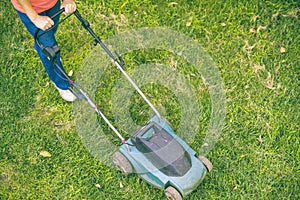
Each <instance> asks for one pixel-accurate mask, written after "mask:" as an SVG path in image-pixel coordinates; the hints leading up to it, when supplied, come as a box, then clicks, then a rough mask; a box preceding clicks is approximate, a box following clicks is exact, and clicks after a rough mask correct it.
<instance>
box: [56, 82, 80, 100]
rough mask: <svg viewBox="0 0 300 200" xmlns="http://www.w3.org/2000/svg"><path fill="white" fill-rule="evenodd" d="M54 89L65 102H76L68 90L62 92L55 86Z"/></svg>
mask: <svg viewBox="0 0 300 200" xmlns="http://www.w3.org/2000/svg"><path fill="white" fill-rule="evenodd" d="M55 87H56V89H57V90H58V91H59V94H60V96H61V98H63V99H64V100H66V101H69V102H73V101H75V100H76V96H75V95H74V94H73V93H72V92H71V91H70V90H62V89H59V88H58V87H57V86H55Z"/></svg>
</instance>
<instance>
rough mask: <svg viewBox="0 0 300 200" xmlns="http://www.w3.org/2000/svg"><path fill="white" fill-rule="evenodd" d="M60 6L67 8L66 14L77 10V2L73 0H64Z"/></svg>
mask: <svg viewBox="0 0 300 200" xmlns="http://www.w3.org/2000/svg"><path fill="white" fill-rule="evenodd" d="M60 8H65V12H64V14H65V15H66V14H70V13H73V12H74V11H75V10H76V4H75V2H74V1H73V0H64V1H63V2H62V4H61V6H60Z"/></svg>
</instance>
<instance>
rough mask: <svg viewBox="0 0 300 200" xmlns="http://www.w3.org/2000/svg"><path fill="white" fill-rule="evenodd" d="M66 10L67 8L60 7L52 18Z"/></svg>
mask: <svg viewBox="0 0 300 200" xmlns="http://www.w3.org/2000/svg"><path fill="white" fill-rule="evenodd" d="M63 12H65V8H62V9H60V10H59V11H57V12H56V13H54V15H52V16H51V17H50V18H51V19H54V18H55V17H56V16H57V15H60V14H61V13H63Z"/></svg>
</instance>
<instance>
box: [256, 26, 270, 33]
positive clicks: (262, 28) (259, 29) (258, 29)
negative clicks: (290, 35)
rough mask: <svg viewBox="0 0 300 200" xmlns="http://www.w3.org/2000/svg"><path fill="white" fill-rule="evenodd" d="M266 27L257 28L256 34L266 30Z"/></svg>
mask: <svg viewBox="0 0 300 200" xmlns="http://www.w3.org/2000/svg"><path fill="white" fill-rule="evenodd" d="M267 27H268V26H259V27H257V32H259V31H261V30H266V29H267Z"/></svg>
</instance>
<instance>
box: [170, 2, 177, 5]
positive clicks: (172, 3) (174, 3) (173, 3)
mask: <svg viewBox="0 0 300 200" xmlns="http://www.w3.org/2000/svg"><path fill="white" fill-rule="evenodd" d="M177 4H178V3H176V2H171V3H169V5H170V6H175V5H177Z"/></svg>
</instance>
